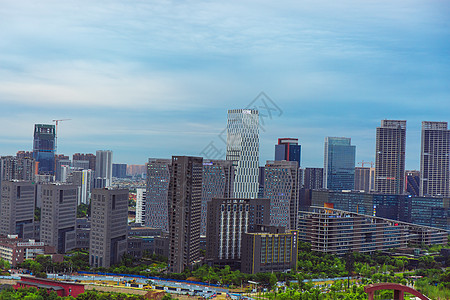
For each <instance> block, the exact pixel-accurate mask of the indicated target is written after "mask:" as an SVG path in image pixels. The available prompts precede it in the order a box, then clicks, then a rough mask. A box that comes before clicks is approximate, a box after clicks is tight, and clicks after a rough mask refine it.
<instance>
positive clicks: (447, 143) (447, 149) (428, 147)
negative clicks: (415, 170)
mask: <svg viewBox="0 0 450 300" xmlns="http://www.w3.org/2000/svg"><path fill="white" fill-rule="evenodd" d="M449 155H450V131H449V130H448V129H447V122H427V121H424V122H422V147H421V151H420V175H421V176H420V183H421V184H420V195H421V196H442V197H449V196H450V191H449V188H450V187H449V182H450V158H449Z"/></svg>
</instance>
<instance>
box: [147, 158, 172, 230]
mask: <svg viewBox="0 0 450 300" xmlns="http://www.w3.org/2000/svg"><path fill="white" fill-rule="evenodd" d="M171 172H172V160H171V159H160V158H149V159H148V163H147V187H146V188H147V193H146V194H147V195H146V201H145V226H148V227H152V228H160V229H162V230H164V231H169V220H168V214H169V212H168V210H167V209H168V207H169V200H168V197H169V196H168V193H169V182H170V174H171Z"/></svg>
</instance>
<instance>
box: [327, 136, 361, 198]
mask: <svg viewBox="0 0 450 300" xmlns="http://www.w3.org/2000/svg"><path fill="white" fill-rule="evenodd" d="M324 148H325V151H324V168H323V170H324V178H323V180H324V188H326V189H329V190H335V191H339V190H353V189H354V187H355V155H356V146H352V145H351V139H350V138H345V137H326V138H325V147H324Z"/></svg>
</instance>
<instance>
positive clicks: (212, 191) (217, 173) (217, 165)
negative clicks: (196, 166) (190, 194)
mask: <svg viewBox="0 0 450 300" xmlns="http://www.w3.org/2000/svg"><path fill="white" fill-rule="evenodd" d="M233 184H234V167H233V165H232V162H231V161H227V160H203V183H202V212H201V225H200V235H206V210H207V208H206V205H207V203H208V201H211V199H213V198H232V197H233Z"/></svg>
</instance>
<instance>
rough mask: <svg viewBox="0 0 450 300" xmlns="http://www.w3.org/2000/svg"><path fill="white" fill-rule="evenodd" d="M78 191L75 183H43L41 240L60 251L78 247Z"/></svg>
mask: <svg viewBox="0 0 450 300" xmlns="http://www.w3.org/2000/svg"><path fill="white" fill-rule="evenodd" d="M77 191H78V188H77V187H76V186H75V185H70V184H44V185H42V190H41V193H42V207H41V228H40V232H41V242H44V243H45V244H47V245H50V246H52V247H55V249H56V251H57V252H58V253H66V252H68V251H70V250H72V249H75V248H76V231H75V230H76V226H75V220H76V218H77V199H78V197H77Z"/></svg>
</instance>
